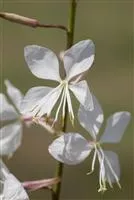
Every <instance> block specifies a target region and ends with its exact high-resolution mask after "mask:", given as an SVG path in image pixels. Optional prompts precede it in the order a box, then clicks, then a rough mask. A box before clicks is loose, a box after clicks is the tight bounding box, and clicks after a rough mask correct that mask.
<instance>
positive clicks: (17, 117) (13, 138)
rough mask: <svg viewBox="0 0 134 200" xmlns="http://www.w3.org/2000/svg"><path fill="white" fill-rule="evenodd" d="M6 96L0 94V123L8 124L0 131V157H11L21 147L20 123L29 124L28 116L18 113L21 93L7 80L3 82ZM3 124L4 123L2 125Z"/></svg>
mask: <svg viewBox="0 0 134 200" xmlns="http://www.w3.org/2000/svg"><path fill="white" fill-rule="evenodd" d="M5 85H6V88H7V94H8V98H9V100H10V101H11V102H12V104H10V103H9V102H8V100H7V98H6V96H5V95H4V94H2V93H0V121H3V122H5V121H8V122H11V123H10V124H6V125H4V126H3V127H2V128H1V129H0V155H9V156H10V155H12V153H14V152H15V151H16V149H17V148H18V147H19V146H20V145H21V139H22V122H23V121H24V120H25V121H27V122H26V123H28V122H30V120H31V118H30V117H29V116H23V115H22V114H21V111H20V104H21V101H22V98H23V95H22V94H21V92H20V91H19V90H18V89H17V88H15V87H14V86H13V85H12V84H11V83H10V82H9V81H8V80H6V81H5ZM4 124H5V123H4Z"/></svg>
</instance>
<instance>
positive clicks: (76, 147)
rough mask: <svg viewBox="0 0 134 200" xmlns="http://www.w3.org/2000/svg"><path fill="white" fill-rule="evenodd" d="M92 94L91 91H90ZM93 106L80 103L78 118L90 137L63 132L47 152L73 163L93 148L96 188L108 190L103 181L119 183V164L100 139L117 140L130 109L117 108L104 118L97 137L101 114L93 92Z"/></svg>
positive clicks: (127, 121) (125, 123)
mask: <svg viewBox="0 0 134 200" xmlns="http://www.w3.org/2000/svg"><path fill="white" fill-rule="evenodd" d="M92 96H93V95H92ZM93 103H94V109H93V110H85V108H84V106H82V105H81V106H80V108H79V112H78V119H79V122H80V124H81V125H82V126H83V127H84V128H85V129H86V130H87V131H88V132H89V134H90V135H91V137H92V139H93V140H92V141H88V140H86V139H85V138H84V137H83V136H81V135H80V134H79V133H65V134H64V135H62V136H61V137H59V138H57V139H56V140H54V141H53V142H52V144H51V145H50V146H49V149H48V150H49V153H50V154H51V155H52V156H53V157H54V158H55V159H56V160H58V161H60V162H63V163H66V164H69V165H75V164H78V163H81V162H82V161H83V160H85V158H86V157H88V156H89V154H90V152H91V151H94V155H93V160H92V166H91V171H90V172H89V173H88V174H90V173H91V172H93V171H94V167H95V161H96V158H98V161H99V166H100V170H99V189H98V191H99V192H104V191H106V190H107V187H106V182H108V183H109V185H110V187H113V186H112V183H114V182H116V183H117V184H118V186H119V187H121V186H120V183H119V178H120V167H119V161H118V156H117V154H116V153H114V152H112V151H104V150H103V149H102V147H101V145H102V144H103V143H106V142H107V143H118V142H120V140H121V138H122V136H123V133H124V131H125V129H126V127H127V125H128V123H129V120H130V113H129V112H117V113H115V114H113V115H111V116H110V117H109V118H108V120H107V126H106V128H105V131H104V133H103V135H102V136H101V138H100V140H97V135H98V133H99V130H100V127H101V125H102V123H103V120H104V116H103V111H102V109H101V106H100V105H99V103H98V101H97V99H96V98H95V97H94V96H93Z"/></svg>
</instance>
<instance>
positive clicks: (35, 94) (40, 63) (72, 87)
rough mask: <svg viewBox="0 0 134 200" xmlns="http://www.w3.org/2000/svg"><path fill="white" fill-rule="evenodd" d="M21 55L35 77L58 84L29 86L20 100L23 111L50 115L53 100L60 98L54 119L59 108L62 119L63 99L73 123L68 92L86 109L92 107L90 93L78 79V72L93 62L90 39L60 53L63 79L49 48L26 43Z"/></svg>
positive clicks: (63, 111) (56, 60)
mask: <svg viewBox="0 0 134 200" xmlns="http://www.w3.org/2000/svg"><path fill="white" fill-rule="evenodd" d="M24 56H25V60H26V62H27V65H28V67H29V69H30V70H31V72H32V73H33V74H34V75H35V76H36V77H38V78H42V79H49V80H54V81H57V82H58V83H59V85H58V86H57V87H56V88H51V87H33V88H31V89H30V90H29V91H28V92H27V94H26V96H25V97H24V101H23V103H22V111H23V113H27V112H31V113H32V116H37V117H42V116H43V115H45V114H46V115H47V116H50V114H51V111H52V109H53V108H54V106H55V104H56V102H57V101H58V99H59V98H60V97H61V99H60V102H59V106H58V109H57V112H56V116H55V121H56V120H57V118H58V115H59V111H60V110H61V108H62V118H63V119H64V116H65V104H66V102H67V105H68V110H69V114H70V119H71V121H72V123H73V120H74V113H73V108H72V103H71V97H70V91H72V92H73V94H74V95H75V97H76V98H77V99H78V101H79V102H80V103H81V104H82V105H83V106H85V108H86V109H93V102H92V96H91V93H90V91H89V88H88V85H87V82H86V81H85V80H82V81H80V79H81V77H82V75H83V74H84V73H85V72H86V71H87V70H88V69H89V68H90V67H91V65H92V63H93V61H94V44H93V42H92V41H91V40H84V41H81V42H79V43H77V44H75V45H74V46H72V47H71V48H70V49H68V50H67V51H65V52H64V55H63V65H64V69H65V73H66V77H65V78H64V80H62V79H61V77H60V73H59V62H58V58H57V57H56V55H55V54H54V53H53V52H52V51H51V50H50V49H47V48H45V47H40V46H37V45H30V46H26V47H25V49H24Z"/></svg>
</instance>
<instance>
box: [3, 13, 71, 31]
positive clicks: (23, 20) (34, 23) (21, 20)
mask: <svg viewBox="0 0 134 200" xmlns="http://www.w3.org/2000/svg"><path fill="white" fill-rule="evenodd" d="M0 17H1V18H3V19H5V20H8V21H10V22H13V23H17V24H21V25H25V26H29V27H32V28H56V29H61V30H64V31H66V32H68V29H67V27H66V26H63V25H60V24H43V23H40V22H39V21H38V20H36V19H32V18H28V17H24V16H21V15H18V14H15V13H7V12H0Z"/></svg>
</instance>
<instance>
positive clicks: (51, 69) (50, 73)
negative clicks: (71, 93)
mask: <svg viewBox="0 0 134 200" xmlns="http://www.w3.org/2000/svg"><path fill="white" fill-rule="evenodd" d="M24 56H25V60H26V62H27V65H28V67H29V69H30V70H31V72H32V73H33V74H34V75H35V76H37V77H38V78H42V79H50V80H55V81H58V82H60V80H61V78H60V74H59V62H58V59H57V57H56V55H55V54H54V53H53V52H52V51H51V50H50V49H47V48H45V47H40V46H37V45H29V46H26V47H25V48H24Z"/></svg>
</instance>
